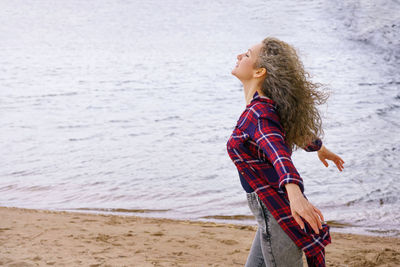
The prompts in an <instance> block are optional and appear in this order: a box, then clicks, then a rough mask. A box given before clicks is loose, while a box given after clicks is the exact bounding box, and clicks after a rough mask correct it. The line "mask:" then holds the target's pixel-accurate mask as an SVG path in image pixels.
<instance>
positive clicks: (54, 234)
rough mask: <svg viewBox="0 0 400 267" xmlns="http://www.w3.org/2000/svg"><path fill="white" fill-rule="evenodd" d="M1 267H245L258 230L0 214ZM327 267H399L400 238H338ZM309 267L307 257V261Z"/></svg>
mask: <svg viewBox="0 0 400 267" xmlns="http://www.w3.org/2000/svg"><path fill="white" fill-rule="evenodd" d="M0 218H1V221H0V246H1V248H2V249H1V251H0V265H1V266H42V265H54V266H93V267H94V266H243V265H244V263H245V261H246V258H247V255H248V252H249V250H250V247H251V243H252V240H253V237H254V234H255V231H256V226H248V225H237V224H228V223H215V222H199V221H188V220H173V219H160V218H148V217H138V216H131V215H129V216H127V215H125V216H124V215H105V214H92V213H83V212H69V211H51V210H35V209H26V208H15V207H0ZM331 236H332V244H329V245H328V246H327V247H326V263H327V265H328V266H399V265H400V238H397V237H377V236H367V235H359V234H344V233H338V232H332V231H331ZM303 262H304V264H305V265H304V266H307V265H306V263H305V257H304V256H303Z"/></svg>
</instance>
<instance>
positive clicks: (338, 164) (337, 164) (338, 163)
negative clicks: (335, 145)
mask: <svg viewBox="0 0 400 267" xmlns="http://www.w3.org/2000/svg"><path fill="white" fill-rule="evenodd" d="M335 165H336V167H337V168H338V170H339V171H342V166H341V165H340V162H338V161H335Z"/></svg>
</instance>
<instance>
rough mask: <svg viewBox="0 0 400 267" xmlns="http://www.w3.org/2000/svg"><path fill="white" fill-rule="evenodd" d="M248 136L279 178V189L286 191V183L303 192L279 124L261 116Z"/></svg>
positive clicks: (301, 180)
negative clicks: (294, 185)
mask: <svg viewBox="0 0 400 267" xmlns="http://www.w3.org/2000/svg"><path fill="white" fill-rule="evenodd" d="M252 135H253V136H250V137H251V138H252V139H253V140H254V141H255V142H256V143H257V145H258V146H259V147H260V149H261V150H262V151H263V152H264V153H265V155H266V156H267V158H268V160H269V161H270V162H271V164H272V165H273V166H274V169H275V170H276V172H277V174H278V176H279V188H280V189H282V190H284V191H286V188H285V185H286V184H288V183H294V184H297V185H298V186H299V187H300V190H301V192H304V185H303V179H302V178H301V177H300V175H299V173H298V172H297V170H296V168H295V167H294V165H293V162H292V159H291V151H290V149H289V147H288V146H287V144H286V142H285V139H284V134H283V132H282V128H281V126H280V124H279V123H277V122H276V121H275V120H273V119H271V118H269V117H268V116H265V115H262V116H260V117H259V118H258V123H257V125H256V127H254V132H253V134H252Z"/></svg>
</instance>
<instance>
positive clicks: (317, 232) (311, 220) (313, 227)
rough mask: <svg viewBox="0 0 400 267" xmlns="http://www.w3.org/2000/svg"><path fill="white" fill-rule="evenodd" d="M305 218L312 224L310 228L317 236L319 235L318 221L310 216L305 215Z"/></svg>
mask: <svg viewBox="0 0 400 267" xmlns="http://www.w3.org/2000/svg"><path fill="white" fill-rule="evenodd" d="M303 218H304V219H305V220H306V221H307V222H308V223H309V224H310V226H311V228H312V229H313V230H314V232H315V233H316V234H319V230H318V224H317V221H316V219H315V218H314V217H313V216H311V215H309V214H306V215H304V216H303Z"/></svg>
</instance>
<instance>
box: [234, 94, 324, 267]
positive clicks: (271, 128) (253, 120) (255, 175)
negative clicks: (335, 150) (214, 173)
mask: <svg viewBox="0 0 400 267" xmlns="http://www.w3.org/2000/svg"><path fill="white" fill-rule="evenodd" d="M276 108H277V106H276V103H275V102H274V101H273V100H272V99H269V98H267V97H265V96H262V95H259V94H258V92H255V94H254V95H253V99H252V100H251V102H250V103H249V104H248V105H247V106H246V109H245V110H244V111H243V113H242V114H241V116H240V118H239V120H238V121H237V125H236V126H235V129H234V130H233V133H232V135H231V136H230V138H229V140H228V142H227V151H228V154H229V157H230V158H231V159H232V161H233V163H234V164H235V166H236V167H237V169H238V171H239V172H240V174H241V175H242V176H243V177H244V178H245V179H246V181H247V182H248V183H249V185H250V186H251V187H252V188H253V189H254V191H256V192H257V195H258V196H259V197H260V199H261V200H262V201H263V203H264V204H265V205H266V207H267V208H268V210H269V211H270V212H271V214H272V215H273V216H274V218H275V219H276V220H277V222H278V223H279V225H280V226H281V227H282V229H283V230H284V231H285V232H286V234H288V236H289V237H290V238H291V239H292V240H293V241H294V242H295V244H296V245H297V246H298V247H299V248H301V249H302V250H303V251H304V253H305V255H306V258H307V263H308V266H325V249H324V247H325V246H326V245H328V244H330V243H331V237H330V234H329V226H328V225H327V224H322V230H319V234H318V235H317V234H315V233H314V231H313V230H312V228H311V226H310V225H309V224H308V223H307V222H306V221H305V220H303V222H304V225H305V227H304V230H303V229H301V228H300V225H299V224H298V223H297V222H296V221H295V219H294V218H293V216H292V213H291V210H290V203H289V199H288V196H287V193H286V188H285V184H287V183H294V184H297V185H298V186H299V187H300V190H301V192H302V193H303V195H304V185H303V179H302V178H301V177H300V175H299V173H298V172H297V170H296V168H295V167H294V165H293V163H292V160H291V154H292V151H291V150H290V148H289V147H288V146H287V144H286V141H285V133H284V130H283V128H282V126H281V124H280V120H279V116H278V113H277V111H276ZM321 146H322V141H321V140H320V139H316V140H314V141H313V142H311V143H310V144H309V145H308V146H307V147H305V148H304V150H306V151H317V150H319V149H320V148H321ZM304 197H305V195H304Z"/></svg>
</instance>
